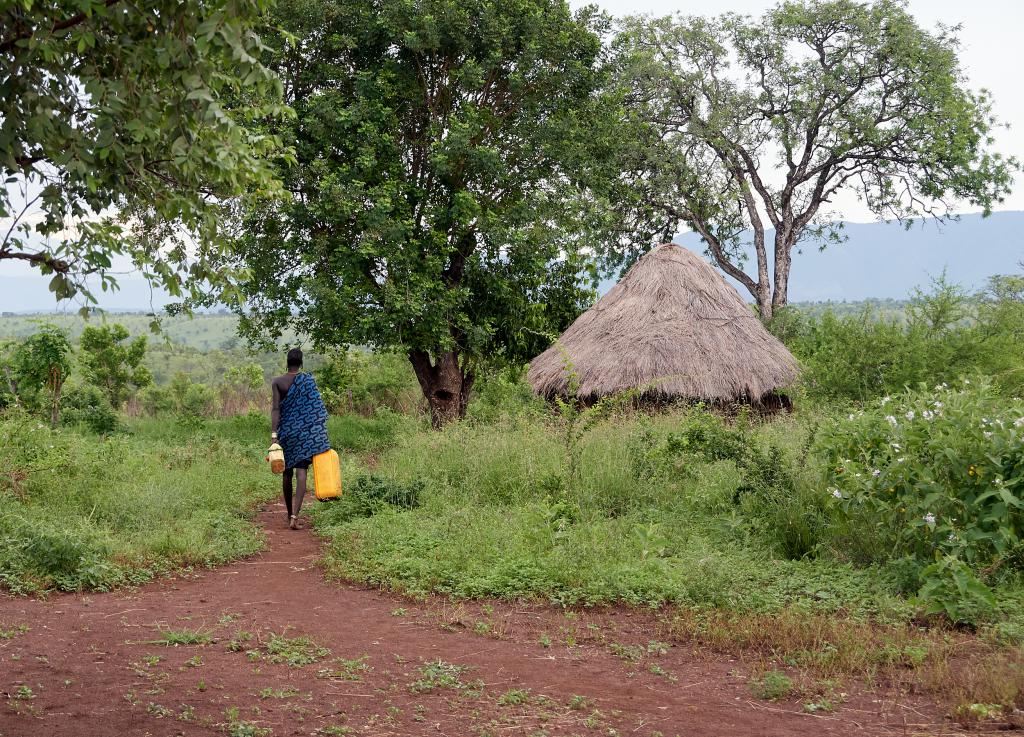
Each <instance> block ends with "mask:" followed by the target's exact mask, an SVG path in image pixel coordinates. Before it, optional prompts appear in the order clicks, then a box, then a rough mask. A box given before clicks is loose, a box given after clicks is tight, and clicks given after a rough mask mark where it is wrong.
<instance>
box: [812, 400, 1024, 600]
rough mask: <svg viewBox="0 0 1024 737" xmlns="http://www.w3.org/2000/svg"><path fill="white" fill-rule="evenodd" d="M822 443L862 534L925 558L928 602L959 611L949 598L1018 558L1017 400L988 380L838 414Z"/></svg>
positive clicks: (979, 594) (1020, 433) (842, 499)
mask: <svg viewBox="0 0 1024 737" xmlns="http://www.w3.org/2000/svg"><path fill="white" fill-rule="evenodd" d="M819 443H820V445H819V449H820V450H821V451H822V453H823V455H824V458H825V460H826V463H827V471H826V475H827V488H828V493H829V494H830V496H831V497H832V499H833V503H834V505H835V507H836V509H837V512H838V513H839V514H840V516H841V517H846V518H847V519H858V520H859V521H860V522H861V523H862V524H863V523H868V524H870V525H871V526H872V529H870V530H865V534H866V535H873V536H874V537H875V538H876V539H877V540H878V542H879V543H881V544H884V546H885V550H886V556H887V557H891V558H899V557H902V556H911V557H913V558H915V559H917V560H918V561H920V562H921V563H923V564H925V565H926V566H927V567H925V568H924V570H923V571H922V572H921V577H922V582H923V583H924V586H922V589H921V596H922V598H924V599H927V598H928V594H929V593H931V594H933V595H934V596H932V599H935V601H930V602H928V603H929V608H930V609H932V610H942V611H946V613H947V614H950V615H951V617H952V618H954V619H963V618H964V612H963V611H961V610H958V609H956V604H955V602H954V603H953V604H950V605H949V606H947V604H948V602H947V601H946V600H947V599H951V598H952V599H956V598H957V597H959V599H960V600H961V603H962V600H963V599H964V598H965V597H967V598H970V599H972V600H973V601H974V603H975V604H976V605H979V606H980V605H981V604H983V603H984V602H985V601H987V597H986V595H985V594H986V593H987V589H985V587H984V586H979V585H978V583H979V582H978V581H977V577H978V576H980V577H981V578H984V577H986V576H990V575H991V574H993V573H994V572H995V571H997V570H998V569H1000V568H1001V567H1003V566H1007V565H1009V566H1014V565H1018V564H1019V558H1020V554H1021V553H1022V551H1024V547H1022V543H1021V537H1022V535H1024V499H1022V495H1024V402H1022V401H1021V400H1020V399H1017V398H1014V399H1013V400H1006V399H1005V398H1003V397H1000V396H999V395H998V393H997V392H996V391H995V389H994V388H993V387H992V386H991V384H989V383H987V382H985V381H981V382H977V383H971V382H970V381H968V380H964V381H963V383H962V384H961V385H960V386H958V387H948V386H946V385H945V384H941V385H939V386H937V387H935V388H934V389H933V390H930V391H929V390H926V389H923V388H922V389H919V390H916V391H907V392H904V393H903V394H901V395H899V396H896V397H885V398H884V399H882V400H881V401H880V402H879V403H878V404H877V406H876V407H874V408H873V409H867V410H865V411H862V412H856V413H854V414H851V415H849V416H848V417H847V418H846V419H844V420H840V421H838V422H835V423H834V424H833V425H832V426H831V427H829V428H827V429H825V430H824V431H823V433H822V435H821V436H820V440H819ZM935 577H939V578H942V579H943V580H945V579H946V578H948V579H949V581H945V583H942V582H940V581H938V580H936V578H935ZM969 577H974V578H969ZM939 592H946V593H944V594H942V596H939ZM958 592H959V593H958ZM951 606H952V607H953V609H952V610H951V608H950V607H951Z"/></svg>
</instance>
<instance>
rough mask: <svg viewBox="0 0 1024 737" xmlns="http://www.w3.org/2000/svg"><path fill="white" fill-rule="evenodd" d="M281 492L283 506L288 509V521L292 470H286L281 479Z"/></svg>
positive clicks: (289, 518) (290, 510)
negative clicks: (282, 494)
mask: <svg viewBox="0 0 1024 737" xmlns="http://www.w3.org/2000/svg"><path fill="white" fill-rule="evenodd" d="M281 491H282V492H283V493H284V505H285V507H287V508H288V521H289V522H291V519H292V469H290V468H286V469H285V471H284V476H282V478H281Z"/></svg>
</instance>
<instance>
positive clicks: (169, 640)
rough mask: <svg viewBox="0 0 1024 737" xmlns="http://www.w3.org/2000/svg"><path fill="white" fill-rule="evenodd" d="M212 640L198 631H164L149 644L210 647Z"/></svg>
mask: <svg viewBox="0 0 1024 737" xmlns="http://www.w3.org/2000/svg"><path fill="white" fill-rule="evenodd" d="M210 640H211V638H210V635H208V634H207V633H205V632H198V631H196V630H164V631H162V632H161V633H160V637H159V638H157V639H155V640H151V641H150V642H148V643H147V644H149V645H163V646H164V647H179V646H181V645H209V644H210ZM198 662H202V661H201V660H200V661H198Z"/></svg>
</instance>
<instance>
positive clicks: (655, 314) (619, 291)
mask: <svg viewBox="0 0 1024 737" xmlns="http://www.w3.org/2000/svg"><path fill="white" fill-rule="evenodd" d="M566 355H568V358H569V360H570V361H571V362H572V364H573V368H574V370H575V372H576V374H577V376H578V379H579V384H580V385H579V389H578V396H579V397H580V398H582V399H597V398H599V397H602V396H606V395H609V394H615V393H617V392H622V391H627V390H631V389H640V390H641V391H643V393H644V394H645V395H650V396H661V397H665V398H684V399H697V400H705V401H711V402H723V401H724V402H731V401H746V402H752V403H754V404H759V403H761V402H762V401H763V400H764V398H765V396H766V395H768V394H770V393H772V392H773V391H774V390H776V389H781V388H784V387H786V386H788V385H789V384H791V383H792V382H793V381H794V380H795V379H796V377H797V375H798V373H799V365H798V364H797V362H796V359H795V358H793V356H792V355H791V354H790V353H789V351H788V350H786V347H785V346H784V345H782V343H781V342H779V340H778V339H776V338H775V337H774V336H773V335H771V333H769V332H768V331H767V330H765V328H764V326H763V325H762V324H761V321H760V320H758V318H757V316H756V315H755V314H754V313H753V311H752V310H751V309H750V307H749V306H748V305H747V304H746V303H745V302H744V301H743V299H742V298H740V295H739V294H737V292H736V290H735V289H733V288H732V287H731V286H730V285H729V284H728V283H727V282H726V281H725V279H724V278H723V277H722V275H721V274H719V273H718V272H717V271H715V269H714V268H713V267H712V266H711V264H709V263H707V262H706V261H705V260H704V259H702V258H701V257H700V256H698V255H697V254H695V253H693V252H692V251H689V250H687V249H685V248H683V247H682V246H677V245H675V244H672V243H666V244H663V245H660V246H658V247H657V248H655V249H654V250H652V251H650V252H649V253H647V254H646V255H644V256H643V257H642V258H641V259H640V260H639V261H637V262H636V263H635V264H634V265H633V267H632V268H631V269H630V270H629V271H628V272H627V273H626V276H625V277H623V279H622V281H620V282H619V283H618V284H616V285H615V286H614V287H613V288H612V289H611V291H609V292H608V293H607V294H606V295H604V296H603V297H602V298H601V299H599V300H598V301H597V304H595V305H594V306H593V307H591V308H590V309H589V310H587V311H586V312H584V313H583V314H582V315H580V316H579V318H577V320H576V321H575V322H574V323H573V324H572V325H570V326H569V329H568V330H566V331H565V333H563V334H562V337H561V338H560V339H559V341H558V342H556V343H555V344H554V345H552V346H551V347H550V348H548V349H547V350H546V351H544V352H543V353H541V354H540V355H539V356H537V357H536V358H535V359H533V361H532V362H531V363H530V370H529V373H528V374H527V378H528V380H529V382H530V384H531V385H532V386H533V389H534V391H535V392H537V393H538V394H541V395H543V396H545V397H548V398H551V397H554V396H556V395H562V396H564V395H565V394H566V393H567V389H568V386H569V371H568V369H567V368H566Z"/></svg>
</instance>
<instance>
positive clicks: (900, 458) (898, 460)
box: [896, 456, 907, 463]
mask: <svg viewBox="0 0 1024 737" xmlns="http://www.w3.org/2000/svg"><path fill="white" fill-rule="evenodd" d="M905 460H907V459H906V458H904V457H903V456H900V457H899V458H897V459H896V462H897V463H903V461H905Z"/></svg>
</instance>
